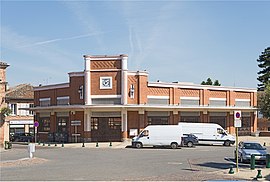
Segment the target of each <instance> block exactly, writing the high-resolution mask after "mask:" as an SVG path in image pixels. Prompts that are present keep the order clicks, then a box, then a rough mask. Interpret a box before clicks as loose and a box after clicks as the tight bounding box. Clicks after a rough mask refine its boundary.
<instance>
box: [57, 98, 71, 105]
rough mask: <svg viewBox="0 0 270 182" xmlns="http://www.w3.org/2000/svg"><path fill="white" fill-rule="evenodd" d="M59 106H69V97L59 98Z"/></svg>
mask: <svg viewBox="0 0 270 182" xmlns="http://www.w3.org/2000/svg"><path fill="white" fill-rule="evenodd" d="M57 105H69V96H66V97H57Z"/></svg>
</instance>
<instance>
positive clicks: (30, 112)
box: [29, 104, 34, 115]
mask: <svg viewBox="0 0 270 182" xmlns="http://www.w3.org/2000/svg"><path fill="white" fill-rule="evenodd" d="M33 107H34V104H29V108H33ZM29 115H34V111H31V110H29Z"/></svg>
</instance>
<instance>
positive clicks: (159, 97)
mask: <svg viewBox="0 0 270 182" xmlns="http://www.w3.org/2000/svg"><path fill="white" fill-rule="evenodd" d="M147 98H148V99H169V98H170V97H169V96H156V95H147Z"/></svg>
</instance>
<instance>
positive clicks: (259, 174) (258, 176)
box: [256, 169, 262, 179]
mask: <svg viewBox="0 0 270 182" xmlns="http://www.w3.org/2000/svg"><path fill="white" fill-rule="evenodd" d="M256 178H257V179H258V178H262V170H260V169H258V174H257V176H256Z"/></svg>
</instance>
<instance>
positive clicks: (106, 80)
mask: <svg viewBox="0 0 270 182" xmlns="http://www.w3.org/2000/svg"><path fill="white" fill-rule="evenodd" d="M102 85H103V87H110V85H111V82H110V79H103V80H102Z"/></svg>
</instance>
